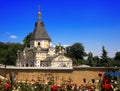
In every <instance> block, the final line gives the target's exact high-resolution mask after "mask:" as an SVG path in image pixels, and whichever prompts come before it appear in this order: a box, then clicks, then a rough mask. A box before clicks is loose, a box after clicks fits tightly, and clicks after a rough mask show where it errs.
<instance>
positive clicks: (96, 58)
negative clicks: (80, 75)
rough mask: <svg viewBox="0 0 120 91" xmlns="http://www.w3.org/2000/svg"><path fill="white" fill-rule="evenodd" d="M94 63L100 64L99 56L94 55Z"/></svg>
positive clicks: (95, 64)
mask: <svg viewBox="0 0 120 91" xmlns="http://www.w3.org/2000/svg"><path fill="white" fill-rule="evenodd" d="M93 61H94V65H93V66H95V67H99V66H100V58H99V57H98V56H95V57H93Z"/></svg>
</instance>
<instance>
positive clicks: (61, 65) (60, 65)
mask: <svg viewBox="0 0 120 91" xmlns="http://www.w3.org/2000/svg"><path fill="white" fill-rule="evenodd" d="M58 67H66V64H65V63H60V64H59V66H58Z"/></svg>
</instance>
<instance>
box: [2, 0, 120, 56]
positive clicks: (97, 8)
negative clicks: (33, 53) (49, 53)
mask: <svg viewBox="0 0 120 91" xmlns="http://www.w3.org/2000/svg"><path fill="white" fill-rule="evenodd" d="M39 5H40V12H41V13H42V17H41V19H42V21H43V22H44V24H45V29H46V31H47V32H48V34H49V36H50V37H51V39H52V43H53V44H54V45H58V44H59V43H61V45H72V44H74V43H77V42H79V43H82V44H83V46H84V48H85V51H86V52H92V53H93V55H94V56H96V55H97V56H100V55H101V53H102V46H105V49H106V51H107V52H108V56H109V57H114V56H115V53H116V52H118V51H120V37H119V35H120V0H0V42H19V43H22V41H23V39H24V38H25V36H26V35H27V34H29V33H30V32H33V30H34V27H35V22H37V21H38V16H37V14H38V6H39Z"/></svg>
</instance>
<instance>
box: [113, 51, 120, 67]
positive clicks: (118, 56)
mask: <svg viewBox="0 0 120 91" xmlns="http://www.w3.org/2000/svg"><path fill="white" fill-rule="evenodd" d="M114 60H115V61H114V65H115V66H120V52H116V53H115V57H114Z"/></svg>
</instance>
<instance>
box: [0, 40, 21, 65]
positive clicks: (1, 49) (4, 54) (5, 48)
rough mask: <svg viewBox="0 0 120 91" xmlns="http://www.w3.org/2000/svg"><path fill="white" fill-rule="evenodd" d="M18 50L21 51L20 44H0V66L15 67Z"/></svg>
mask: <svg viewBox="0 0 120 91" xmlns="http://www.w3.org/2000/svg"><path fill="white" fill-rule="evenodd" d="M18 49H20V50H23V45H22V44H20V43H2V42H0V64H7V65H15V61H16V59H17V54H16V52H17V50H18Z"/></svg>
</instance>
